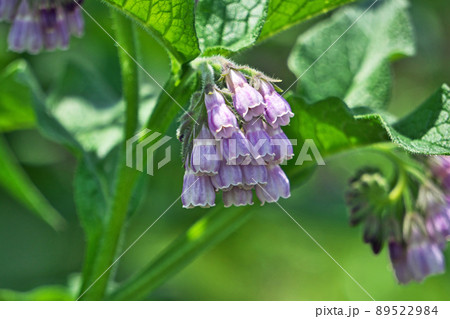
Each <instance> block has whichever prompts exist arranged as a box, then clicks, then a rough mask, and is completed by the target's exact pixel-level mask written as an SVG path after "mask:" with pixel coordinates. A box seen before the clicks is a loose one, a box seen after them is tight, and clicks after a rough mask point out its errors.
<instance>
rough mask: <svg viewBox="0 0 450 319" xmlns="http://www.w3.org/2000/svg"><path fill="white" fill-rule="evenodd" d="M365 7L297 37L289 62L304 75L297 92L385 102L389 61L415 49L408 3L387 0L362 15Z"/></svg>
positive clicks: (311, 97) (357, 102)
mask: <svg viewBox="0 0 450 319" xmlns="http://www.w3.org/2000/svg"><path fill="white" fill-rule="evenodd" d="M366 9H367V6H366V7H358V6H354V7H348V8H344V9H342V10H340V11H339V12H337V13H336V14H334V15H333V16H332V18H331V19H328V20H325V21H323V22H321V23H319V24H318V25H316V26H315V27H313V28H312V29H310V30H309V31H308V32H306V33H305V34H303V35H301V36H300V37H299V38H298V40H297V43H296V45H295V47H294V49H293V51H292V53H291V55H290V57H289V67H290V69H291V70H292V72H294V73H295V75H296V76H297V77H300V80H299V83H298V92H299V93H300V94H302V95H303V96H304V97H305V98H306V99H307V100H308V101H309V102H317V101H320V100H322V99H325V98H327V97H331V96H334V97H338V98H340V99H342V100H344V101H345V102H346V103H347V105H349V106H350V107H354V106H370V107H373V108H381V107H386V106H387V104H388V101H389V97H390V93H391V87H392V79H391V71H390V66H389V64H390V62H391V61H392V60H394V59H397V58H399V57H401V56H410V55H413V54H414V37H413V32H412V26H411V22H410V19H409V15H408V3H407V2H406V1H404V0H386V1H383V2H380V4H379V5H376V6H374V7H373V8H371V9H370V10H369V11H367V12H366V13H365V14H364V15H363V16H361V15H362V14H363V13H364V11H365V10H366ZM359 17H360V20H358V22H356V23H355V24H354V25H353V26H352V27H351V28H350V29H348V28H349V27H350V26H351V25H352V23H354V22H355V21H356V20H357V19H358V18H359ZM347 29H348V31H347V32H346V30H347ZM344 33H345V34H344ZM342 34H344V35H343V36H342V37H341V38H339V37H340V36H341V35H342ZM337 39H339V40H338V41H337V42H335V41H336V40H337ZM334 42H335V44H334V45H333V46H332V47H331V48H330V45H331V44H332V43H334ZM328 48H330V49H329V50H328ZM327 50H328V51H327ZM324 52H326V53H325V54H324V55H323V56H321V55H322V54H323V53H324ZM319 57H320V59H319V60H317V59H318V58H319ZM310 67H311V68H310Z"/></svg>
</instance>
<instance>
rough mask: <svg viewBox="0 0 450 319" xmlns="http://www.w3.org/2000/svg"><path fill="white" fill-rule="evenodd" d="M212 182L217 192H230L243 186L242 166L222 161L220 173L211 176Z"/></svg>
mask: <svg viewBox="0 0 450 319" xmlns="http://www.w3.org/2000/svg"><path fill="white" fill-rule="evenodd" d="M211 182H212V184H213V185H214V187H215V188H216V190H229V189H231V188H232V187H233V186H241V185H242V171H241V168H240V166H238V165H228V164H227V163H226V162H225V161H222V162H221V163H220V168H219V173H218V174H217V175H214V176H211Z"/></svg>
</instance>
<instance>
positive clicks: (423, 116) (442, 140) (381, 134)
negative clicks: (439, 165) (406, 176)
mask: <svg viewBox="0 0 450 319" xmlns="http://www.w3.org/2000/svg"><path fill="white" fill-rule="evenodd" d="M288 101H289V103H290V104H291V105H292V108H293V111H294V113H295V117H294V118H293V119H292V121H291V124H290V125H289V126H288V127H286V128H285V130H286V134H287V135H288V136H289V138H293V139H297V146H295V148H296V149H295V150H294V153H295V154H300V148H301V147H302V146H303V144H304V141H305V140H308V139H310V140H313V141H314V144H315V145H316V146H317V148H318V150H319V152H320V154H321V155H322V156H323V157H327V156H330V155H333V154H336V153H338V152H343V151H348V150H351V149H354V148H357V147H362V146H367V145H370V144H374V143H379V142H389V141H392V142H394V143H395V144H397V145H399V146H400V147H402V148H403V149H405V150H406V151H409V152H412V153H418V154H424V155H450V116H449V114H450V89H449V87H448V86H447V85H445V84H444V85H443V86H442V87H441V88H440V89H439V90H438V91H437V92H436V93H435V94H433V95H432V96H431V97H430V98H429V99H428V100H427V101H426V102H424V103H423V104H422V105H421V106H420V107H419V108H418V109H417V110H416V111H414V112H412V113H411V114H410V115H408V116H406V117H405V118H403V119H401V120H400V121H398V122H396V123H391V122H390V121H387V120H386V119H385V117H383V116H381V115H380V114H378V113H371V114H365V115H354V112H353V109H350V108H349V107H348V106H347V105H346V104H345V103H344V102H343V101H342V100H340V99H338V98H328V99H326V100H322V101H320V102H317V103H315V104H309V103H307V102H306V101H305V100H304V99H302V98H300V97H296V96H290V97H289V98H288ZM305 163H306V164H305V165H303V166H296V165H295V161H290V162H289V166H288V167H287V170H286V172H287V174H288V175H289V177H291V179H292V180H294V183H295V179H296V178H297V174H302V175H301V176H303V175H304V174H305V172H304V169H308V168H309V167H311V166H313V165H314V163H312V162H305Z"/></svg>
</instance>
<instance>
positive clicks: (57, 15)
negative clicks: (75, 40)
mask: <svg viewBox="0 0 450 319" xmlns="http://www.w3.org/2000/svg"><path fill="white" fill-rule="evenodd" d="M78 3H79V4H80V5H81V3H82V1H79V2H78ZM3 20H5V21H11V22H12V26H11V30H10V32H9V36H8V46H9V49H10V50H11V51H15V52H28V53H31V54H37V53H39V52H40V51H42V50H48V51H51V50H55V49H67V47H68V46H69V40H70V36H71V35H75V36H78V37H80V36H82V35H83V30H84V21H83V16H82V14H81V10H80V8H79V6H78V5H77V4H76V3H75V2H74V1H72V0H55V1H40V2H37V1H30V0H20V1H19V0H0V21H3Z"/></svg>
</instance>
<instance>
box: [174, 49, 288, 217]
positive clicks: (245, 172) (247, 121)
mask: <svg viewBox="0 0 450 319" xmlns="http://www.w3.org/2000/svg"><path fill="white" fill-rule="evenodd" d="M211 60H212V61H214V60H217V61H219V62H220V63H219V64H220V66H219V69H220V70H221V74H220V80H221V81H219V82H222V84H223V82H225V83H226V89H225V88H224V87H222V88H220V87H219V86H218V85H217V84H216V83H215V81H214V71H213V69H212V68H210V67H209V68H208V66H207V67H206V68H205V69H206V71H205V72H206V73H208V74H205V78H206V80H205V81H206V82H205V83H204V90H203V92H202V93H200V94H201V95H204V99H202V98H200V101H198V102H195V103H193V104H192V107H191V108H190V113H187V114H186V115H184V116H183V118H182V124H181V127H180V130H179V136H180V137H182V138H181V141H182V142H183V143H184V144H185V145H184V146H183V149H184V150H187V154H185V157H186V160H185V170H186V171H185V175H184V180H183V192H182V195H181V199H182V202H183V207H185V208H193V207H196V206H200V207H211V206H214V205H215V196H216V192H220V191H222V196H223V203H224V205H225V207H230V206H232V205H234V206H245V205H252V204H253V194H252V190H253V189H255V192H256V195H257V197H258V198H259V200H260V201H261V203H262V204H264V203H265V202H268V203H272V202H276V201H278V200H279V199H280V198H281V197H282V198H288V197H289V196H290V186H289V179H288V178H287V176H286V174H285V173H284V172H283V170H282V169H281V167H280V164H281V163H283V162H285V161H287V160H289V159H291V158H292V156H293V147H292V144H291V142H290V141H289V139H288V138H287V136H286V134H284V132H283V130H282V128H281V127H282V126H285V125H288V124H289V121H290V118H291V117H292V116H294V114H293V113H292V110H291V107H290V105H289V103H288V102H287V101H286V100H285V99H284V98H283V97H282V96H281V95H280V94H279V93H278V92H277V90H276V89H275V87H274V84H273V81H274V80H272V79H270V78H268V77H267V76H265V75H263V74H262V73H261V72H257V71H254V70H252V69H250V68H248V67H241V66H237V65H235V64H233V63H232V62H231V61H229V60H226V59H223V58H219V57H216V58H212V59H211ZM243 72H245V73H247V74H248V75H247V77H248V79H247V77H246V76H245V75H244V74H245V73H243ZM249 81H250V83H249ZM225 96H228V97H229V98H230V99H229V100H227V99H226V98H225ZM191 114H199V116H198V117H197V119H198V121H196V120H194V118H192V115H191ZM186 132H189V133H187V134H186Z"/></svg>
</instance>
